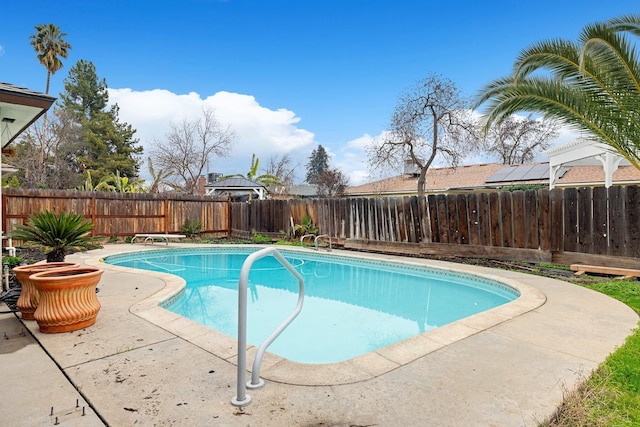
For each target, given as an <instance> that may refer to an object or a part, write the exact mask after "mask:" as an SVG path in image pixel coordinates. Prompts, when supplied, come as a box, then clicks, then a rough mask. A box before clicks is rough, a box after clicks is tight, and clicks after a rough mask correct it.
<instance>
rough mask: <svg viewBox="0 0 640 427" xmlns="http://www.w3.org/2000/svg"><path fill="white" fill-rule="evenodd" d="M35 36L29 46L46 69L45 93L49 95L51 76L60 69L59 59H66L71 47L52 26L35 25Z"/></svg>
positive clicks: (61, 33) (62, 35) (57, 29)
mask: <svg viewBox="0 0 640 427" xmlns="http://www.w3.org/2000/svg"><path fill="white" fill-rule="evenodd" d="M35 28H36V34H33V35H32V36H31V37H30V39H31V46H33V48H34V49H35V51H36V53H37V56H38V61H40V63H41V64H42V65H44V67H45V68H46V69H47V86H46V90H45V93H47V94H48V93H49V82H50V81H51V75H52V74H55V73H56V72H57V71H58V70H59V69H60V68H62V61H61V60H60V57H62V58H66V57H67V55H68V50H69V49H71V45H70V44H69V43H67V42H66V41H65V40H64V39H63V38H64V37H65V36H66V35H67V34H66V33H63V32H61V31H60V28H59V27H56V26H55V25H54V24H38V25H36V27H35Z"/></svg>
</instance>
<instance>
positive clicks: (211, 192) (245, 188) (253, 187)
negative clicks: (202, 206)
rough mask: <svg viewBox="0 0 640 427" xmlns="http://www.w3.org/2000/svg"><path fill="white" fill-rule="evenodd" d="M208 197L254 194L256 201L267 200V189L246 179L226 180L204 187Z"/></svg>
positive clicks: (234, 178)
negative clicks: (256, 197) (256, 196)
mask: <svg viewBox="0 0 640 427" xmlns="http://www.w3.org/2000/svg"><path fill="white" fill-rule="evenodd" d="M205 189H206V194H207V195H208V196H216V195H220V194H228V195H230V196H238V195H241V194H249V193H255V194H257V195H258V200H264V199H266V198H267V189H266V188H265V186H264V185H262V184H258V183H257V182H253V181H250V180H248V179H246V178H240V177H238V178H236V177H233V178H227V179H223V180H222V181H217V182H214V183H211V184H207V185H206V186H205Z"/></svg>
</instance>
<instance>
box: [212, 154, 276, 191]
mask: <svg viewBox="0 0 640 427" xmlns="http://www.w3.org/2000/svg"><path fill="white" fill-rule="evenodd" d="M259 164H260V159H258V158H257V157H256V155H255V154H253V155H252V156H251V167H250V168H249V172H247V175H246V177H245V176H244V175H242V174H239V173H237V174H235V175H225V176H222V177H220V178H219V179H218V180H219V181H222V180H224V179H228V178H247V179H248V180H249V181H253V182H257V183H258V184H262V185H264V186H265V187H269V186H277V185H283V184H282V181H281V180H280V178H278V177H277V176H275V175H271V174H268V173H265V174H262V175H258V166H259Z"/></svg>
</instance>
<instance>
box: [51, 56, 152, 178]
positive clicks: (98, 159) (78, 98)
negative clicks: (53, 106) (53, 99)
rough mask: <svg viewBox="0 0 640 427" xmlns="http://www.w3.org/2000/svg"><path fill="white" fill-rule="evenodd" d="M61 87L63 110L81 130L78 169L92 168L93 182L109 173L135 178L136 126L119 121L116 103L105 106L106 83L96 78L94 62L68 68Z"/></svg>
mask: <svg viewBox="0 0 640 427" xmlns="http://www.w3.org/2000/svg"><path fill="white" fill-rule="evenodd" d="M64 89H65V92H64V93H62V94H60V99H61V101H62V109H64V110H65V111H67V112H68V113H69V114H71V115H72V116H73V117H74V118H75V120H76V122H77V124H78V126H79V127H80V129H81V132H82V142H83V144H82V146H81V147H80V149H79V150H78V152H77V153H76V161H77V165H78V166H77V167H78V170H79V172H80V173H82V174H83V173H84V171H85V170H90V171H92V173H91V177H92V179H93V180H95V182H94V183H93V184H94V185H95V184H96V183H97V182H99V181H100V180H101V179H102V178H103V177H104V176H109V175H115V174H119V175H120V176H122V177H127V178H134V177H136V176H137V175H138V171H139V168H140V158H139V157H140V155H141V154H142V151H143V148H142V146H140V145H139V142H138V140H137V139H135V138H134V135H135V132H136V131H135V129H133V127H132V126H131V125H129V124H127V123H122V122H120V121H119V118H118V114H119V107H118V105H117V104H115V105H112V106H111V107H110V108H109V107H108V103H109V93H108V91H107V83H106V81H105V79H99V78H98V74H97V72H96V68H95V66H94V65H93V63H91V62H90V61H85V60H80V61H78V63H77V64H76V65H74V66H73V67H72V68H71V70H70V71H69V75H68V76H67V78H66V79H65V82H64Z"/></svg>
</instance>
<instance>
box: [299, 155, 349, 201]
mask: <svg viewBox="0 0 640 427" xmlns="http://www.w3.org/2000/svg"><path fill="white" fill-rule="evenodd" d="M305 181H306V182H308V183H309V184H313V185H315V186H316V190H317V193H318V196H319V197H337V196H341V195H343V194H344V191H345V190H346V189H347V187H348V186H349V180H348V179H347V177H346V176H345V175H344V174H343V173H342V171H341V170H340V169H337V168H331V167H329V154H327V151H326V150H325V148H324V147H323V146H322V145H318V148H316V149H314V150H313V151H312V152H311V156H310V157H309V162H308V163H307V175H306V178H305Z"/></svg>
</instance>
